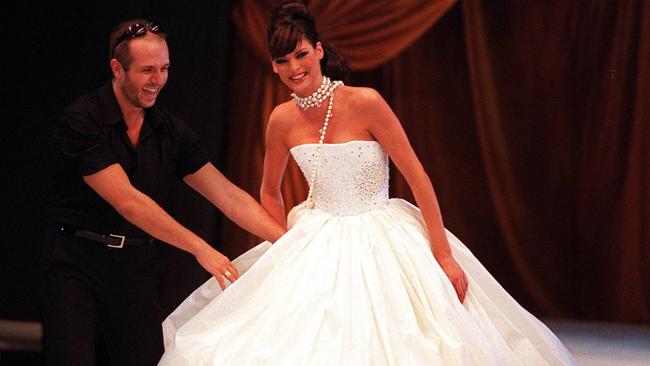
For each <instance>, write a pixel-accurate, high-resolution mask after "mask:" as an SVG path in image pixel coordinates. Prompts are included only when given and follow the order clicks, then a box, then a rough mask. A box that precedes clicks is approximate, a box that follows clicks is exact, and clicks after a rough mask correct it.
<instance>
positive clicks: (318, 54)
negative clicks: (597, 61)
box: [161, 3, 575, 365]
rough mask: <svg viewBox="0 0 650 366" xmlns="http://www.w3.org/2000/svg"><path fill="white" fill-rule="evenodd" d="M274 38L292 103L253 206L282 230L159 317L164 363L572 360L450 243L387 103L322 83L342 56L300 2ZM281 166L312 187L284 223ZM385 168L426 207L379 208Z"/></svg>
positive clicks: (272, 143)
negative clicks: (236, 275) (293, 165)
mask: <svg viewBox="0 0 650 366" xmlns="http://www.w3.org/2000/svg"><path fill="white" fill-rule="evenodd" d="M268 36H269V48H270V52H271V58H272V66H273V71H274V72H275V73H276V74H278V76H279V77H280V80H281V81H282V82H283V83H284V84H285V85H287V87H289V88H290V89H291V90H292V91H293V94H292V95H293V97H294V100H292V101H288V102H286V103H283V104H281V105H279V106H277V107H276V108H275V109H274V111H273V112H272V114H271V116H270V120H269V123H268V127H267V136H266V149H267V150H266V157H265V162H264V175H263V179H262V188H261V200H262V204H263V206H264V207H265V208H266V209H267V210H268V211H269V213H271V215H272V216H273V217H274V218H275V219H277V220H278V221H281V222H284V223H285V224H288V227H289V231H288V232H287V234H285V235H284V236H283V237H282V238H281V239H279V240H278V241H277V242H276V243H275V244H274V245H273V246H272V247H271V246H270V245H269V244H268V243H263V244H261V245H259V246H258V247H256V248H253V249H252V250H251V251H249V252H247V253H245V254H244V255H242V256H241V257H240V258H238V259H236V260H235V261H233V264H235V266H236V267H237V268H238V270H239V272H240V273H242V275H241V277H240V279H238V280H237V281H235V282H234V283H232V284H231V285H230V287H229V288H227V289H226V290H225V291H223V292H221V290H220V289H219V287H218V286H217V285H216V283H215V281H214V279H212V280H210V281H208V282H207V283H206V284H204V285H203V286H202V287H200V288H199V289H198V290H197V291H195V293H193V294H192V295H191V296H190V297H189V298H188V299H187V300H186V301H185V302H184V303H183V304H181V306H180V307H179V308H178V309H177V310H176V311H175V312H174V313H173V314H172V315H171V316H170V317H169V318H168V319H167V320H166V321H165V324H164V328H165V347H166V350H167V352H166V353H165V355H164V356H163V359H162V360H161V364H163V365H167V364H169V365H182V364H188V365H198V364H234V365H258V364H259V365H571V364H574V363H575V361H574V360H573V358H572V357H571V355H570V354H569V352H568V351H567V350H566V349H565V348H564V346H563V345H562V344H561V342H560V341H559V340H558V339H557V338H556V337H555V336H554V335H553V334H552V333H551V332H550V331H549V330H548V329H547V328H546V327H545V326H544V325H543V324H542V323H541V322H539V321H538V320H537V319H535V318H534V317H533V316H532V315H530V314H529V313H528V312H526V310H524V309H523V308H521V307H520V306H519V305H518V304H517V303H516V301H515V300H514V299H512V298H511V297H510V296H509V295H508V294H507V293H506V292H505V290H503V289H502V288H501V287H500V286H499V284H498V283H496V281H495V280H494V279H493V278H492V277H491V276H490V274H489V273H488V272H487V271H486V270H485V268H484V267H483V266H482V265H481V264H480V263H479V262H478V260H476V258H475V257H474V256H473V255H472V254H471V253H470V251H469V250H468V249H467V248H466V247H465V246H464V245H463V244H462V243H461V242H460V241H458V239H456V238H455V237H454V236H453V235H452V234H451V233H449V232H446V231H445V229H444V227H443V224H442V219H441V215H440V210H439V207H438V203H437V200H436V196H435V193H434V190H433V187H432V185H431V182H430V180H429V178H428V176H427V174H426V172H425V171H424V169H423V168H422V165H421V164H420V162H419V160H418V159H417V157H416V155H415V152H414V151H413V149H412V148H411V146H410V144H409V141H408V138H407V136H406V134H405V133H404V130H403V129H402V127H401V125H400V122H399V121H398V119H397V118H396V116H395V115H394V113H393V112H392V111H391V109H390V107H389V106H388V105H387V104H386V102H385V101H384V100H383V99H382V98H381V96H380V95H379V94H378V93H377V92H376V91H374V90H372V89H369V88H357V87H350V86H346V85H343V83H341V82H340V81H337V80H332V79H330V78H329V76H331V77H333V78H334V79H336V78H337V77H338V76H339V74H340V71H341V68H339V67H337V64H339V65H340V62H338V61H340V59H339V58H338V57H337V56H336V54H334V53H332V52H331V50H330V48H329V47H328V46H327V45H326V44H325V43H324V42H323V41H321V40H320V39H319V36H318V33H317V31H316V27H315V24H314V20H313V17H312V16H311V15H310V14H309V12H308V11H307V9H306V8H305V6H304V5H303V4H301V3H284V4H280V5H277V6H276V7H274V9H273V13H272V16H271V23H270V26H269V32H268ZM289 155H292V156H293V158H294V159H295V160H296V162H297V163H298V165H299V166H300V167H301V169H302V171H303V173H304V174H305V177H306V178H307V180H308V182H309V186H310V189H309V194H308V197H307V200H306V201H305V202H304V203H302V204H300V205H298V206H297V207H294V208H293V209H292V210H291V212H290V214H289V217H288V220H285V217H284V212H285V210H284V206H283V203H282V202H283V201H282V196H281V193H280V184H281V181H282V177H283V175H284V170H285V168H286V163H287V160H288V157H289ZM389 156H390V159H392V160H393V162H394V163H395V165H396V166H397V168H398V169H399V170H400V171H401V173H402V174H403V175H404V177H405V178H406V180H407V182H408V184H409V186H410V187H411V189H412V191H413V193H414V196H415V199H416V201H417V204H418V206H419V207H420V210H421V211H420V210H419V209H418V208H416V207H415V206H412V205H411V204H409V203H407V202H406V201H404V200H400V199H389V198H388V157H389ZM262 254H263V255H262ZM217 295H218V296H217Z"/></svg>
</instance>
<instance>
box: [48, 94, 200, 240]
mask: <svg viewBox="0 0 650 366" xmlns="http://www.w3.org/2000/svg"><path fill="white" fill-rule="evenodd" d="M53 144H54V151H55V152H56V154H57V159H56V168H55V173H54V190H53V197H52V204H51V221H52V222H53V223H60V224H67V225H71V226H74V227H78V228H83V229H86V230H91V231H95V232H99V233H113V234H119V235H126V236H130V237H144V236H146V234H145V233H143V232H142V231H141V230H140V229H139V228H137V227H135V226H134V225H132V224H130V223H129V222H128V221H126V220H125V219H124V218H123V217H122V216H121V215H120V214H118V213H117V211H116V210H115V209H114V208H113V207H112V206H111V205H110V204H108V202H106V201H105V200H104V199H102V198H101V197H100V196H99V195H98V194H97V193H96V192H95V191H93V190H92V189H91V188H90V186H88V185H87V184H86V183H85V182H84V181H83V176H87V175H91V174H93V173H96V172H98V171H100V170H102V169H104V168H106V167H108V166H109V165H112V164H115V163H118V164H120V165H121V166H122V168H123V169H124V171H125V172H126V174H127V176H128V177H129V180H130V181H131V184H132V185H133V186H134V187H135V188H136V189H138V190H139V191H141V192H143V193H144V194H146V195H147V196H149V197H151V198H152V199H153V200H154V201H155V202H156V203H158V204H160V205H163V206H164V203H165V201H166V199H167V196H168V194H169V191H170V189H171V187H172V183H173V182H174V180H177V179H180V178H182V177H184V176H186V175H188V174H191V173H194V172H196V171H197V170H198V169H200V168H201V167H203V166H204V165H205V164H206V163H207V162H208V156H207V152H206V151H205V150H204V149H203V148H202V147H201V145H200V143H199V137H198V136H197V135H196V134H195V133H194V132H193V131H192V130H191V129H190V127H189V126H188V125H187V124H186V123H185V122H183V121H182V120H180V119H178V118H176V117H174V116H172V115H171V114H170V113H168V112H167V111H165V110H164V109H162V108H160V107H158V106H153V107H151V108H148V109H146V110H145V118H144V123H143V125H142V130H141V132H140V139H139V142H138V145H137V148H134V147H133V145H132V144H131V141H130V140H129V137H128V135H127V127H126V124H125V122H124V119H123V117H122V113H121V111H120V108H119V105H118V103H117V99H116V98H115V94H114V92H113V88H112V84H111V83H110V82H109V83H107V84H106V85H104V86H103V87H101V88H100V89H98V90H97V91H95V92H94V93H93V94H90V95H86V96H83V97H81V98H79V99H77V100H76V101H75V102H74V103H72V104H71V105H70V106H68V107H67V108H66V109H65V110H64V112H63V115H62V117H61V119H60V123H59V124H58V126H57V128H56V129H55V131H54V135H53Z"/></svg>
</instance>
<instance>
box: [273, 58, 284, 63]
mask: <svg viewBox="0 0 650 366" xmlns="http://www.w3.org/2000/svg"><path fill="white" fill-rule="evenodd" d="M286 62H287V60H285V59H283V58H276V59H275V63H276V64H284V63H286Z"/></svg>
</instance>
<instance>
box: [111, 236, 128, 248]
mask: <svg viewBox="0 0 650 366" xmlns="http://www.w3.org/2000/svg"><path fill="white" fill-rule="evenodd" d="M108 236H110V237H113V238H118V239H120V243H119V244H116V245H112V244H106V245H107V246H108V247H109V248H117V249H122V248H124V240H125V239H126V237H125V236H124V235H115V234H108Z"/></svg>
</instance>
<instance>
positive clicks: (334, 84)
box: [303, 76, 343, 208]
mask: <svg viewBox="0 0 650 366" xmlns="http://www.w3.org/2000/svg"><path fill="white" fill-rule="evenodd" d="M323 78H327V77H326V76H324V77H323ZM328 80H329V79H328ZM328 84H329V83H328ZM340 85H343V82H342V81H340V80H336V81H334V82H332V83H331V84H330V85H329V88H328V89H327V91H326V93H327V96H328V97H329V99H330V100H329V103H328V104H327V111H326V112H325V122H324V123H323V128H321V130H320V138H319V139H318V146H316V157H315V158H314V164H313V166H312V169H311V175H310V177H309V193H308V194H307V200H306V201H305V204H306V205H307V207H308V208H313V207H314V206H315V203H314V197H313V196H314V184H315V183H316V174H317V172H318V166H319V162H320V151H321V148H322V146H323V141H325V134H326V133H327V125H329V122H330V119H331V118H332V105H333V104H334V89H336V88H338V87H339V86H340ZM323 101H324V99H323V100H322V101H321V102H323ZM306 108H309V106H308V107H306ZM306 108H303V109H306Z"/></svg>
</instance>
